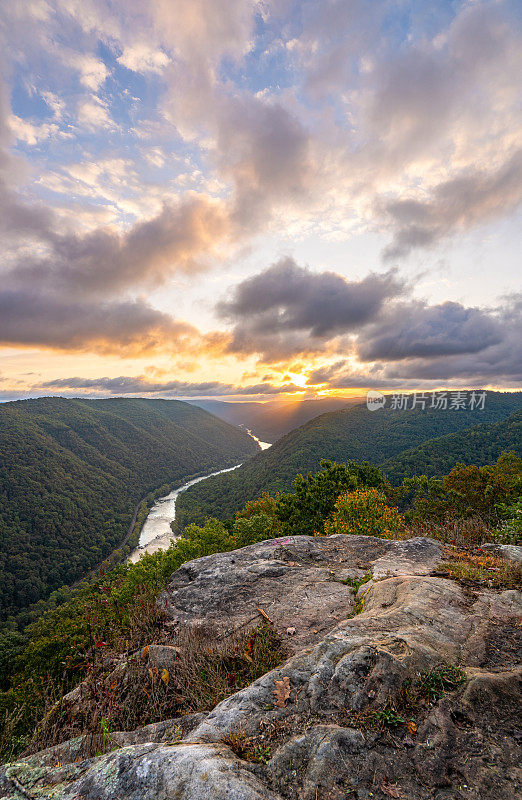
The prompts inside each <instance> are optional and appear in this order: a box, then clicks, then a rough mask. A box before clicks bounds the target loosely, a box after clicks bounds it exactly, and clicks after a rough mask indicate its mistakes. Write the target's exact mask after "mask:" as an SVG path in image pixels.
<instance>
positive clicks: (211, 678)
mask: <svg viewBox="0 0 522 800" xmlns="http://www.w3.org/2000/svg"><path fill="white" fill-rule="evenodd" d="M145 653H146V654H147V649H146V648H145ZM283 655H284V654H283V649H282V643H281V639H280V637H279V635H278V633H277V631H276V630H275V628H274V626H273V625H270V624H268V623H265V622H263V623H261V624H260V625H258V626H257V627H256V628H254V629H253V630H250V631H247V632H246V633H240V632H232V633H231V634H229V635H227V636H223V635H222V634H220V633H219V632H218V631H216V630H215V629H211V628H209V627H206V628H203V627H202V628H199V629H196V630H194V629H186V630H181V631H180V632H179V633H178V635H177V638H176V661H175V662H174V664H172V665H171V666H169V669H168V670H166V669H163V670H162V669H161V668H160V669H158V668H157V667H156V666H155V665H154V664H149V663H148V662H147V661H146V657H145V658H142V657H141V655H138V654H134V655H132V656H129V657H128V658H127V659H126V660H125V661H124V662H122V661H121V660H120V661H119V663H118V664H117V666H116V667H115V666H114V664H115V658H113V659H111V657H110V654H108V653H106V655H105V660H104V661H101V662H100V663H97V664H95V665H94V666H93V667H92V668H91V670H90V671H89V672H88V673H87V676H86V678H85V679H84V681H83V683H82V685H81V702H80V703H78V702H76V703H74V704H70V703H69V704H68V703H67V702H64V701H63V700H62V701H61V702H59V703H56V704H55V705H54V707H53V708H52V709H51V711H50V712H49V713H48V714H47V715H46V716H45V718H44V720H43V721H42V723H41V724H40V726H39V728H38V730H37V733H36V734H35V736H34V738H33V741H32V743H31V747H30V750H31V751H32V752H35V751H36V750H40V749H42V748H44V747H49V746H51V745H53V744H58V743H59V742H62V741H65V740H67V739H70V738H73V737H74V736H78V735H84V736H85V747H84V749H85V755H88V756H90V755H92V754H93V753H95V752H97V751H98V750H99V749H100V747H101V748H102V752H106V749H107V747H108V745H109V742H110V734H111V730H134V729H135V728H139V727H142V726H144V725H148V724H150V723H153V722H159V721H162V720H164V719H168V718H169V717H179V716H180V715H183V714H187V713H194V712H199V711H209V710H211V709H212V708H213V707H214V706H215V705H217V703H219V702H220V701H221V700H223V699H224V698H225V697H227V696H228V695H230V694H232V693H233V692H235V691H237V690H238V689H241V688H242V687H244V686H247V685H249V684H250V683H251V682H252V681H254V680H256V678H259V677H260V676H261V675H263V674H264V673H266V672H269V671H270V670H271V669H273V668H274V667H276V666H277V665H278V664H280V663H281V661H282V659H283ZM174 736H176V731H174ZM100 739H101V741H100Z"/></svg>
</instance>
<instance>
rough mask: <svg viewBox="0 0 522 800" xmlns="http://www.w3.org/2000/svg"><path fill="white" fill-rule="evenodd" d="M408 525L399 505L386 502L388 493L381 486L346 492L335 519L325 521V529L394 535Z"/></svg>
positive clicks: (336, 511)
mask: <svg viewBox="0 0 522 800" xmlns="http://www.w3.org/2000/svg"><path fill="white" fill-rule="evenodd" d="M403 527H404V519H403V517H402V516H401V515H400V514H399V511H398V509H397V508H393V507H391V506H388V505H387V504H386V496H385V495H384V494H383V492H380V491H379V490H378V489H357V490H356V491H354V492H344V493H343V494H342V495H340V497H339V498H338V500H337V502H336V503H335V511H334V513H333V514H332V517H331V519H329V520H327V521H326V523H325V533H326V535H327V536H331V535H332V534H334V533H351V534H363V535H365V536H383V537H388V538H391V537H393V536H394V535H395V534H397V533H398V532H399V531H400V530H401V528H403Z"/></svg>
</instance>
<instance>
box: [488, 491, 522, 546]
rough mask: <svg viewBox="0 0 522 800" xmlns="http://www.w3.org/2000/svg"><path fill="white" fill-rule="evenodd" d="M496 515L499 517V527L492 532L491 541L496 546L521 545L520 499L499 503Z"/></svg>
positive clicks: (521, 511)
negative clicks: (495, 543)
mask: <svg viewBox="0 0 522 800" xmlns="http://www.w3.org/2000/svg"><path fill="white" fill-rule="evenodd" d="M496 510H497V513H498V515H499V517H500V522H499V526H498V528H497V530H496V531H493V534H492V541H494V542H497V544H514V545H520V544H522V499H521V498H517V499H516V500H514V501H513V502H512V503H509V504H507V503H499V504H498V505H497V508H496Z"/></svg>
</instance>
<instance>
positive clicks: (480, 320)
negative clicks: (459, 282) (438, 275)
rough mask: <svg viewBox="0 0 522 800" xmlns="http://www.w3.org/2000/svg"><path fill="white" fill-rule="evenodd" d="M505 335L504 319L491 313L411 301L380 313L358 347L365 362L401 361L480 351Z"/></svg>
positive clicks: (456, 305) (363, 335)
mask: <svg viewBox="0 0 522 800" xmlns="http://www.w3.org/2000/svg"><path fill="white" fill-rule="evenodd" d="M503 338H504V334H503V320H502V319H499V318H497V316H496V315H495V314H492V313H491V312H488V311H484V310H482V309H479V308H466V307H465V306H462V305H461V304H460V303H453V302H446V303H441V304H440V305H435V306H429V305H427V304H426V303H424V302H422V301H412V300H410V301H409V302H405V303H396V304H394V305H393V306H392V307H391V308H389V309H385V310H384V311H383V313H382V314H381V315H378V316H377V319H376V320H375V321H372V323H371V324H370V325H368V326H367V327H366V329H365V330H364V331H363V332H362V333H361V335H360V337H359V340H358V347H357V349H358V354H359V357H360V358H361V360H363V361H382V360H385V361H398V360H402V359H406V358H416V357H420V358H434V357H437V356H448V355H457V354H461V353H479V352H481V351H482V350H485V349H486V348H488V347H491V346H493V345H496V344H498V343H499V342H501V341H502V339H503Z"/></svg>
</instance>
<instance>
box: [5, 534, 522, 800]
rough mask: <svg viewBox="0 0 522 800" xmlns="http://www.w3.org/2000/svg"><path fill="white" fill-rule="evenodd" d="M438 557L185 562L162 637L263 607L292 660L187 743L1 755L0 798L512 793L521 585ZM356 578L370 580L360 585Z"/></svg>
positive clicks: (472, 799) (291, 552) (271, 554)
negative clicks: (502, 584) (467, 583)
mask: <svg viewBox="0 0 522 800" xmlns="http://www.w3.org/2000/svg"><path fill="white" fill-rule="evenodd" d="M441 558H442V553H441V548H440V547H439V545H438V544H437V543H436V542H434V541H432V540H428V539H421V538H417V539H412V540H408V541H400V542H397V541H390V540H383V539H380V538H379V539H377V538H373V537H364V536H344V535H339V536H332V537H325V538H321V537H316V538H312V537H288V538H286V539H284V540H271V541H267V542H261V543H260V544H256V545H251V546H249V547H245V548H243V549H242V550H238V551H233V552H229V553H221V554H216V555H212V556H207V557H205V558H202V559H197V560H195V561H191V562H189V563H187V564H185V565H184V566H183V567H181V568H180V569H179V570H177V572H175V573H174V574H173V576H172V579H171V582H170V584H169V586H168V588H167V590H166V591H165V592H164V593H163V595H162V596H161V597H160V598H159V600H158V602H159V603H160V605H161V607H162V608H163V609H164V610H165V613H166V616H167V621H168V630H169V631H170V634H171V636H172V645H169V646H175V638H176V629H177V627H178V626H180V625H183V626H187V625H189V626H190V625H194V626H197V625H201V624H202V623H204V622H207V623H208V622H209V621H212V623H213V624H218V623H219V625H220V626H221V630H222V632H223V635H226V631H227V629H236V628H237V627H238V626H241V625H245V624H247V623H248V622H250V621H252V620H254V619H256V618H257V619H259V613H260V612H259V609H261V610H262V611H263V612H264V613H265V614H266V616H268V617H269V618H270V619H271V620H272V622H273V624H274V625H275V626H276V627H277V628H278V629H279V630H280V632H281V633H282V635H283V636H285V635H286V637H287V639H288V652H289V654H290V657H289V658H288V659H287V660H286V661H285V662H284V663H283V664H281V665H280V666H279V667H278V668H277V669H275V670H272V671H271V672H269V673H267V674H265V675H263V676H262V677H260V678H259V679H258V680H256V681H254V682H253V683H252V684H250V685H249V686H247V687H246V688H243V689H241V690H240V691H238V692H236V693H235V694H233V695H231V696H230V697H228V698H226V699H225V700H223V701H222V702H221V703H219V704H218V705H217V706H216V707H215V708H214V709H212V711H210V712H209V713H208V714H204V715H198V716H196V717H195V718H194V719H193V720H192V723H193V724H192V725H191V730H190V732H188V733H186V734H184V735H183V736H182V737H181V739H180V740H179V741H176V742H172V743H170V744H169V743H167V742H166V741H165V740H164V739H162V738H161V737H162V736H163V735H164V734H163V733H161V732H160V731H159V730H158V731H156V733H155V732H154V731H153V730H150V731H146V729H142V731H141V733H140V732H139V731H137V732H134V733H133V734H126V735H127V736H129V737H131V738H129V739H127V740H125V739H124V738H122V739H121V740H120V742H121V743H122V744H123V743H124V742H125V741H129V742H131V741H132V742H134V743H132V744H128V745H127V746H123V747H119V748H118V749H116V750H114V751H113V752H111V753H108V754H106V755H104V756H101V757H98V758H94V759H88V760H84V761H80V762H77V763H69V764H63V765H56V763H54V764H53V758H55V759H56V758H57V754H56V753H54V755H51V756H50V755H49V753H48V754H45V753H42V754H36V755H34V756H31V757H29V758H27V759H22V760H21V761H19V762H16V763H13V764H10V765H7V766H6V767H4V769H3V770H2V772H1V773H0V797H6V798H12V799H13V800H23V798H27V797H31V798H49V800H50V798H64V800H73V799H74V800H80V798H82V800H91V798H92V800H94V798H96V800H114V799H115V798H129V800H138V799H139V800H200V798H205V800H206V799H207V798H216V800H219V798H225V797H226V798H227V800H239V799H241V800H257V798H265V799H266V800H284V799H285V798H286V799H288V800H290V799H293V798H295V800H298V799H299V800H341V799H342V800H345V798H356V799H357V800H370V798H385V797H387V796H388V797H390V796H391V797H399V798H401V797H403V798H408V799H409V800H429V799H430V800H512V798H513V797H515V796H516V794H517V792H518V791H519V790H520V786H521V784H522V770H521V767H520V764H521V759H520V739H521V731H520V728H519V725H520V723H519V722H518V721H517V712H518V711H519V707H520V688H521V679H522V672H521V670H520V668H519V666H517V658H516V656H517V649H516V643H515V637H517V636H520V614H521V612H522V596H521V594H520V593H519V592H517V591H514V590H510V591H504V592H502V591H498V592H495V591H492V590H489V589H483V588H482V587H477V588H475V589H470V588H469V587H463V586H461V585H459V583H458V582H456V581H454V580H450V579H446V578H443V577H438V576H437V575H433V574H431V573H433V572H436V569H437V565H438V564H439V563H440V561H441ZM348 571H350V574H349V575H348ZM347 575H348V579H350V580H351V579H352V577H353V578H354V579H356V578H360V577H361V576H363V575H371V579H370V580H368V581H367V582H365V583H363V584H362V585H360V586H359V588H358V590H357V594H356V595H354V591H353V590H352V587H351V586H350V585H349V583H346V582H345V581H346V580H347ZM362 600H364V604H363V603H362V602H359V608H362V610H361V612H360V613H357V614H355V613H354V605H355V603H356V602H357V601H362ZM288 628H295V631H296V632H295V635H292V636H290V635H287V634H286V633H285V632H286V630H287V629H288ZM169 654H170V651H169V652H167V651H165V653H163V656H165V657H167V655H169ZM155 655H156V656H157V657H158V658H159V657H160V656H161V655H162V654H161V653H160V652H159V651H158V652H157V653H156V654H155ZM278 686H279V687H281V686H283V687H284V688H285V691H284V692H282V691H281V692H280V693H279V694H277V687H278ZM287 689H289V691H287ZM156 734H157V740H156V741H153V740H152V739H154V737H155V736H156ZM132 736H133V737H134V738H132ZM147 736H148V737H149V741H147ZM143 737H145V738H143ZM238 753H240V754H241V756H242V757H240V755H238Z"/></svg>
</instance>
